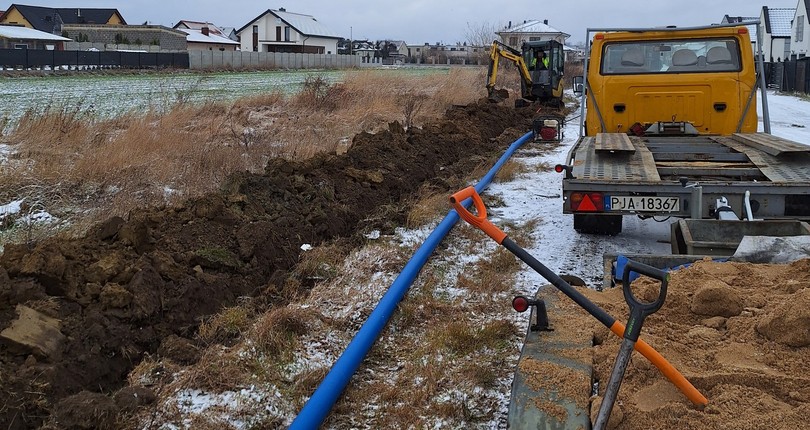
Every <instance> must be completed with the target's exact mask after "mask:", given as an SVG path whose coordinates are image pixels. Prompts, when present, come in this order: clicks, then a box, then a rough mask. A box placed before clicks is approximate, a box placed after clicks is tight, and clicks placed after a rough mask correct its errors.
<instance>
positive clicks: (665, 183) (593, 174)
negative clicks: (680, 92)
mask: <svg viewBox="0 0 810 430" xmlns="http://www.w3.org/2000/svg"><path fill="white" fill-rule="evenodd" d="M611 148H613V149H611ZM568 157H569V158H568V160H567V161H568V163H567V164H568V165H569V166H571V174H570V176H569V177H567V178H566V179H565V181H564V182H563V192H564V195H565V198H566V203H565V204H564V207H563V210H564V212H565V213H576V211H574V210H572V208H571V204H570V197H571V196H572V193H593V192H598V193H602V194H603V195H604V201H605V206H604V208H605V210H604V211H597V212H602V213H604V214H609V215H628V214H641V215H649V216H656V215H672V216H684V217H686V216H690V215H691V216H693V215H694V213H693V212H691V210H690V203H691V202H690V197H691V194H692V190H691V189H690V188H688V187H684V184H685V183H688V184H698V185H700V186H701V187H702V203H703V205H702V206H704V208H703V210H702V214H701V216H702V217H711V216H712V215H713V211H714V209H715V208H714V206H715V205H714V202H715V200H716V199H718V198H721V197H725V198H726V199H727V200H728V202H729V205H730V206H731V207H732V209H733V210H734V211H735V212H736V213H737V214H741V213H744V212H743V210H744V207H743V206H744V197H745V194H746V191H748V193H749V196H750V197H749V198H750V199H751V200H752V201H754V202H755V203H754V208H753V210H754V212H755V215H757V216H758V217H760V218H803V219H807V218H810V147H809V146H806V145H802V144H799V143H796V142H792V141H789V140H786V139H781V138H778V137H775V136H771V135H768V134H764V133H736V134H733V135H730V136H713V135H697V136H696V135H692V136H690V135H682V136H663V135H654V136H643V137H637V136H628V135H626V134H623V133H599V134H597V135H596V136H584V137H582V138H580V140H579V142H578V143H577V144H576V145H575V146H574V147H573V148H572V149H571V152H570V153H569V156H568ZM614 197H620V198H621V199H620V200H616V199H615V198H614ZM631 197H632V198H633V199H635V198H636V197H650V198H651V199H650V200H649V202H650V203H651V204H654V205H656V206H659V205H662V204H663V205H665V206H667V207H664V208H660V207H652V205H651V206H650V207H639V206H637V205H634V206H632V207H629V208H628V206H627V204H628V202H630V201H631V200H632V201H633V202H634V203H638V202H639V200H638V199H635V200H633V199H630V198H631ZM657 197H661V198H672V197H675V198H677V201H676V200H672V199H669V200H667V201H663V200H660V199H656V198H657ZM612 198H614V199H612ZM617 202H621V204H616V203H617ZM662 202H664V203H662ZM611 203H613V204H611ZM643 203H646V202H643ZM669 205H671V207H670V206H669Z"/></svg>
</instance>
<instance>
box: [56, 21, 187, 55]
mask: <svg viewBox="0 0 810 430" xmlns="http://www.w3.org/2000/svg"><path fill="white" fill-rule="evenodd" d="M62 35H63V36H65V37H69V38H71V39H73V40H75V41H76V42H81V43H79V44H76V46H73V45H74V44H70V45H71V47H70V48H68V49H78V50H83V49H87V48H86V47H85V45H83V43H86V44H89V45H92V47H93V48H96V49H100V50H119V49H126V50H138V51H172V52H177V51H185V50H187V49H188V44H187V41H186V38H187V37H188V34H186V33H184V32H182V31H180V30H175V29H172V28H169V27H165V26H162V25H98V24H70V25H68V24H63V25H62Z"/></svg>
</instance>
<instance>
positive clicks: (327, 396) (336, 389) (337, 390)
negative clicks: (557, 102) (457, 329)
mask: <svg viewBox="0 0 810 430" xmlns="http://www.w3.org/2000/svg"><path fill="white" fill-rule="evenodd" d="M533 135H534V134H533V132H529V133H526V134H525V135H523V137H521V138H520V139H518V140H516V141H515V142H513V143H512V144H511V145H510V146H509V148H508V149H507V150H506V152H504V154H503V155H502V156H501V158H500V159H498V162H497V163H495V165H494V166H492V168H491V169H490V170H489V172H487V174H486V175H484V177H483V178H481V180H480V181H479V182H478V185H476V186H475V190H476V191H477V192H479V193H482V192H483V191H484V190H485V189H486V188H487V187H488V186H489V184H490V183H491V182H492V179H493V178H494V177H495V174H496V173H498V170H500V168H501V167H502V166H503V165H504V163H506V162H507V161H508V160H509V158H510V157H511V156H512V154H514V153H515V151H517V150H518V148H520V147H521V146H522V145H523V144H524V143H526V142H527V141H528V140H529V139H531V138H532V136H533ZM470 204H471V199H467V201H465V202H464V205H465V207H469V205H470ZM458 220H459V216H458V213H457V212H456V211H455V209H452V210H450V212H449V213H448V214H447V216H445V217H444V219H443V220H442V222H441V223H439V225H438V226H437V227H436V229H434V230H433V232H432V233H431V234H430V236H428V238H427V239H425V242H424V243H423V244H422V246H420V247H419V249H418V250H416V252H415V253H414V255H413V257H411V259H410V260H409V261H408V264H406V265H405V268H404V269H402V272H400V274H399V276H397V279H395V280H394V283H393V284H391V286H390V287H389V288H388V292H386V293H385V295H384V296H383V297H382V299H380V302H379V303H378V304H377V307H376V308H374V311H372V312H371V315H369V317H368V319H367V320H366V322H365V323H364V324H363V326H362V327H360V330H359V331H358V332H357V334H356V335H355V336H354V339H352V341H351V342H350V343H349V346H347V347H346V350H345V351H343V354H342V355H341V356H340V358H338V360H337V361H336V362H335V364H334V365H332V369H331V370H330V371H329V373H328V374H327V375H326V377H324V378H323V381H321V385H319V386H318V388H317V389H316V390H315V393H313V394H312V397H310V398H309V401H307V403H306V404H305V405H304V407H303V408H302V409H301V412H299V413H298V416H297V417H295V420H294V421H293V423H292V425H290V430H302V429H306V430H309V429H317V428H318V427H320V425H321V423H323V420H324V419H326V416H327V415H328V414H329V411H331V410H332V407H333V406H334V405H335V402H336V401H337V399H338V397H340V395H341V394H342V393H343V390H344V389H346V385H348V384H349V381H350V380H351V378H352V375H354V372H355V371H356V370H357V368H358V367H359V366H360V363H361V362H362V361H363V359H364V358H365V357H366V354H368V351H369V350H370V349H371V347H372V346H373V345H374V342H376V341H377V338H378V337H379V336H380V333H381V332H382V330H383V328H385V326H386V324H388V320H389V319H391V315H393V314H394V311H395V310H396V308H397V305H398V304H399V302H400V301H401V300H402V298H403V297H404V296H405V293H407V292H408V290H409V289H410V287H411V285H412V284H413V281H414V279H416V276H417V275H419V272H420V271H421V270H422V267H423V266H424V265H425V263H426V262H427V260H428V258H429V257H430V256H431V255H432V254H433V251H434V250H435V249H436V247H437V246H439V243H441V241H442V240H443V239H444V238H445V236H447V234H448V233H449V232H450V229H452V228H453V226H454V225H456V223H457V222H458Z"/></svg>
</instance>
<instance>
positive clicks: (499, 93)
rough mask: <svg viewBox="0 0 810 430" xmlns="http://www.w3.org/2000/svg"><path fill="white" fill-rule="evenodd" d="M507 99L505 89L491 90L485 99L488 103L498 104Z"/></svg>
mask: <svg viewBox="0 0 810 430" xmlns="http://www.w3.org/2000/svg"><path fill="white" fill-rule="evenodd" d="M508 98H509V91H508V90H507V89H506V88H500V89H499V88H493V89H492V90H490V92H489V97H488V98H487V99H488V100H489V101H490V103H500V102H502V101H504V100H506V99H508Z"/></svg>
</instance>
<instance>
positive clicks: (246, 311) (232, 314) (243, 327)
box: [198, 305, 255, 343]
mask: <svg viewBox="0 0 810 430" xmlns="http://www.w3.org/2000/svg"><path fill="white" fill-rule="evenodd" d="M254 318H255V312H254V311H253V310H252V309H251V308H250V306H249V305H239V306H232V307H229V308H225V309H223V310H222V311H220V312H219V313H218V314H216V315H213V316H211V317H209V318H208V319H207V320H205V321H203V322H202V323H201V324H200V328H199V331H198V336H199V337H200V339H202V340H203V341H204V342H206V343H228V342H231V341H233V340H235V339H236V338H238V337H239V336H240V335H241V334H242V333H244V332H246V331H247V329H248V328H249V327H250V326H251V325H252V324H253V319H254Z"/></svg>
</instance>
